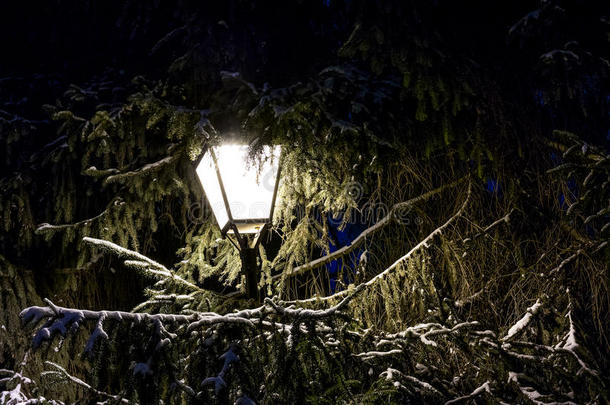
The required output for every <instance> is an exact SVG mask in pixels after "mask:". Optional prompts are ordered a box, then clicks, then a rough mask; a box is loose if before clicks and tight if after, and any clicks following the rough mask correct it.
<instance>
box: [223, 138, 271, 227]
mask: <svg viewBox="0 0 610 405" xmlns="http://www.w3.org/2000/svg"><path fill="white" fill-rule="evenodd" d="M280 151H281V147H280V146H273V147H272V146H264V147H263V154H264V158H263V159H262V163H261V164H258V163H256V162H255V161H252V160H250V159H248V146H247V145H221V146H218V147H216V148H214V153H215V155H216V161H217V163H218V169H219V170H220V176H221V178H222V183H223V185H224V189H225V192H226V194H227V200H228V202H229V207H230V209H231V215H232V216H233V219H234V220H236V221H239V220H251V219H264V220H269V219H270V215H271V204H272V202H273V192H274V189H275V183H276V179H277V175H278V164H279V157H280Z"/></svg>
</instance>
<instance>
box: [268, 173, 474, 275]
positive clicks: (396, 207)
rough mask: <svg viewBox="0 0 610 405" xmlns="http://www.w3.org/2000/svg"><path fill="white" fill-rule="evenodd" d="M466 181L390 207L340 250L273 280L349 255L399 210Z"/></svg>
mask: <svg viewBox="0 0 610 405" xmlns="http://www.w3.org/2000/svg"><path fill="white" fill-rule="evenodd" d="M465 180H466V177H462V178H460V179H458V180H456V181H454V182H451V183H448V184H445V185H442V186H440V187H438V188H436V189H434V190H431V191H428V192H426V193H424V194H421V195H419V196H417V197H415V198H412V199H410V200H408V201H403V202H400V203H397V204H395V205H393V206H392V208H390V211H389V212H388V214H387V215H386V216H385V217H383V218H382V219H380V220H379V221H378V222H377V223H375V224H374V225H372V226H370V227H369V228H367V229H365V230H364V231H362V232H361V233H360V234H359V235H358V236H357V237H356V239H354V240H353V241H352V242H351V243H350V244H349V245H346V246H343V247H342V248H340V249H338V250H336V251H334V252H332V253H330V254H328V255H325V256H322V257H320V258H317V259H315V260H312V261H310V262H309V263H305V264H302V265H300V266H297V267H295V268H294V269H292V271H290V272H285V273H283V274H282V273H281V274H276V275H275V276H273V279H274V280H278V279H280V278H282V277H292V276H296V275H299V274H302V273H305V272H307V271H309V270H312V269H314V268H317V267H320V266H323V265H325V264H327V263H329V262H331V261H333V260H336V259H338V258H340V257H343V256H345V255H347V254H349V253H350V252H352V251H353V250H354V249H356V248H357V247H358V246H360V244H361V243H362V242H364V241H365V240H366V238H367V237H369V236H371V235H372V234H374V233H375V232H377V231H379V230H381V229H383V228H384V227H385V226H386V225H388V224H390V223H391V222H392V221H393V220H394V219H395V218H396V213H397V212H398V211H399V210H404V209H406V208H409V207H411V206H413V205H415V204H417V203H419V202H422V201H426V200H428V199H429V198H431V197H433V196H435V195H437V194H439V193H441V192H443V191H444V190H446V189H448V188H451V187H455V186H457V185H459V184H461V183H463V182H464V181H465Z"/></svg>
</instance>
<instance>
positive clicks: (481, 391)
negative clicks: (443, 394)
mask: <svg viewBox="0 0 610 405" xmlns="http://www.w3.org/2000/svg"><path fill="white" fill-rule="evenodd" d="M485 392H487V393H488V394H491V389H490V388H489V381H485V383H483V385H481V386H480V387H478V388H477V389H475V390H474V391H472V392H471V393H470V394H468V395H464V396H463V397H458V398H455V399H452V400H451V401H447V402H445V405H450V404H459V403H460V402H464V401H467V400H469V399H472V398H476V397H478V396H479V395H482V394H484V393H485Z"/></svg>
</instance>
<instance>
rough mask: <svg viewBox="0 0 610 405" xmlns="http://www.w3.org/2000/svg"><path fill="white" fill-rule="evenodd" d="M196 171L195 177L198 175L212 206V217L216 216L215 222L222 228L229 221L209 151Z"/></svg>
mask: <svg viewBox="0 0 610 405" xmlns="http://www.w3.org/2000/svg"><path fill="white" fill-rule="evenodd" d="M196 171H197V177H199V181H200V182H201V185H202V186H203V191H204V193H205V196H206V198H207V199H208V203H209V204H210V207H211V208H212V212H214V217H216V222H218V226H219V227H220V229H222V228H224V227H225V225H226V224H227V222H229V217H228V215H227V209H226V207H225V203H224V200H223V198H222V191H221V190H220V184H219V182H218V175H217V174H216V167H215V165H214V159H213V158H212V154H211V153H210V151H207V152H206V153H205V155H204V156H203V158H202V159H201V162H199V165H198V166H197V169H196Z"/></svg>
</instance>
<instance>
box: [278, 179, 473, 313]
mask: <svg viewBox="0 0 610 405" xmlns="http://www.w3.org/2000/svg"><path fill="white" fill-rule="evenodd" d="M471 192H472V184H471V183H468V193H467V194H466V198H465V199H464V202H463V203H462V205H461V206H460V208H459V209H458V210H457V211H456V213H455V214H453V216H452V217H451V218H449V219H448V220H447V221H446V222H445V223H444V224H443V225H441V226H439V227H438V228H436V229H435V230H433V231H432V232H431V233H430V234H429V235H428V236H426V237H425V238H424V239H423V240H421V241H420V242H419V243H418V244H417V245H415V246H414V247H413V248H411V250H409V251H408V252H407V253H406V254H405V255H404V256H402V257H400V258H399V259H398V260H396V261H395V262H394V263H392V265H390V266H389V267H388V268H386V269H385V270H383V271H382V272H381V273H379V274H377V275H376V276H375V277H373V278H371V279H370V280H369V281H367V282H365V283H362V284H361V285H363V286H365V287H369V286H371V285H373V284H375V283H377V282H378V281H379V280H381V279H382V278H384V277H385V276H387V275H388V274H390V273H391V272H392V271H393V270H395V269H396V268H397V267H398V266H399V265H400V264H401V263H403V262H404V261H405V260H407V259H409V258H411V257H412V256H413V255H414V254H415V253H416V252H418V251H419V250H420V249H422V248H427V247H428V246H429V243H430V242H432V240H433V239H434V238H435V237H436V236H438V235H440V234H442V233H443V231H444V230H445V229H447V228H448V227H449V225H451V224H452V223H453V222H454V221H455V220H456V219H457V218H459V217H460V216H462V214H463V213H464V210H465V209H466V206H467V205H468V201H469V200H470V195H471ZM349 291H350V290H343V291H339V292H337V293H335V294H332V295H329V296H327V297H313V298H308V299H304V300H295V301H287V302H286V303H293V304H301V303H311V302H317V301H326V300H331V299H337V298H340V297H343V296H345V295H347V294H348V293H349Z"/></svg>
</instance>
